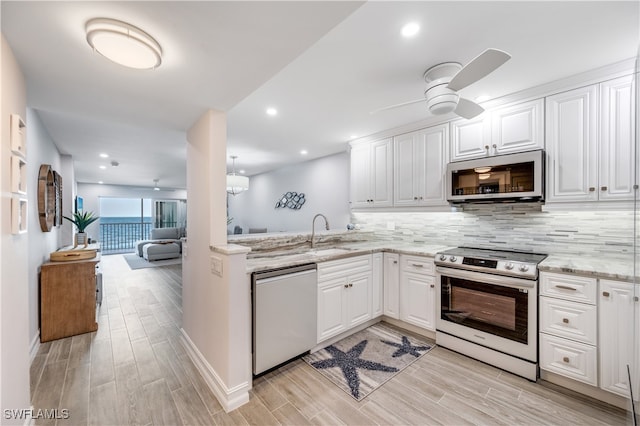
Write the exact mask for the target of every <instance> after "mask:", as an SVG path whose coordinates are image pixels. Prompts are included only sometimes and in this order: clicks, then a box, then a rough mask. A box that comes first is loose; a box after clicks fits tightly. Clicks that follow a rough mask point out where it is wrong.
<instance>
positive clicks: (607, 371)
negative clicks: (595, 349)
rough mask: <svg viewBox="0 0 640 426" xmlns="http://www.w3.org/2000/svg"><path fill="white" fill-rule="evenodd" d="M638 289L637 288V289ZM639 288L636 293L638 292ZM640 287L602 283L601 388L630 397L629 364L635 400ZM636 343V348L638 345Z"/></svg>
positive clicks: (637, 384)
mask: <svg viewBox="0 0 640 426" xmlns="http://www.w3.org/2000/svg"><path fill="white" fill-rule="evenodd" d="M634 287H635V288H634ZM634 289H635V292H634ZM639 290H640V285H638V284H636V285H635V286H634V284H631V283H626V282H619V281H611V280H600V293H599V297H598V304H599V309H600V323H599V326H600V345H599V348H600V387H601V388H602V389H604V390H607V391H609V392H613V393H615V394H618V395H621V396H624V397H627V398H628V397H629V377H628V374H627V365H629V368H630V369H631V374H632V380H633V392H634V397H635V399H636V400H637V399H638V391H639V389H638V388H639V386H640V380H639V379H640V377H639V376H638V367H640V366H639V365H638V364H639V363H640V362H639V361H638V359H637V358H634V354H636V356H637V354H638V349H639V346H638V340H639V339H640V332H639V331H638V319H639V318H640V317H639V315H638V305H639V304H638V302H637V296H638V294H639V293H638V291H639ZM634 343H635V345H634Z"/></svg>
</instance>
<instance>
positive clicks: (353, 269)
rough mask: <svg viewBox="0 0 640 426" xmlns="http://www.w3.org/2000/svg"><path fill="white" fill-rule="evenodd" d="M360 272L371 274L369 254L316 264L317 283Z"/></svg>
mask: <svg viewBox="0 0 640 426" xmlns="http://www.w3.org/2000/svg"><path fill="white" fill-rule="evenodd" d="M360 272H371V255H370V254H367V255H364V256H357V257H349V258H346V259H338V260H330V261H328V262H321V263H318V282H322V281H326V280H328V279H331V278H334V277H336V276H341V275H342V276H344V275H351V274H357V273H360Z"/></svg>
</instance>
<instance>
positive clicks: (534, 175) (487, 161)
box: [447, 150, 545, 203]
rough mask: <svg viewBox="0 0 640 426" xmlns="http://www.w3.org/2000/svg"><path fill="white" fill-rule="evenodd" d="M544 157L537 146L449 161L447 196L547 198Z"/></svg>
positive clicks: (470, 199) (473, 199)
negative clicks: (501, 153) (482, 156)
mask: <svg viewBox="0 0 640 426" xmlns="http://www.w3.org/2000/svg"><path fill="white" fill-rule="evenodd" d="M544 157H545V155H544V151H543V150H536V151H528V152H519V153H517V154H506V155H496V156H493V157H484V158H478V159H475V160H465V161H456V162H453V163H449V164H447V200H448V201H449V202H452V203H464V202H502V201H543V200H544Z"/></svg>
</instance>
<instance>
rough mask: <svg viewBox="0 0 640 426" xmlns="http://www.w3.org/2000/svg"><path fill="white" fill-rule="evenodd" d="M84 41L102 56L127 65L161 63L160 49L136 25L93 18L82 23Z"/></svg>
mask: <svg viewBox="0 0 640 426" xmlns="http://www.w3.org/2000/svg"><path fill="white" fill-rule="evenodd" d="M85 31H86V32H87V42H88V43H89V45H90V46H91V47H92V48H93V50H95V51H96V52H98V53H100V54H101V55H102V56H104V57H105V58H107V59H109V60H111V61H113V62H115V63H117V64H120V65H124V66H125V67H129V68H136V69H152V68H157V67H158V66H159V65H160V64H161V63H162V48H161V47H160V45H159V44H158V42H157V41H155V40H154V39H153V37H151V36H150V35H149V34H147V33H146V32H144V31H142V30H141V29H140V28H137V27H134V26H133V25H131V24H127V23H126V22H122V21H118V20H115V19H109V18H95V19H91V20H89V21H88V22H87V24H86V26H85Z"/></svg>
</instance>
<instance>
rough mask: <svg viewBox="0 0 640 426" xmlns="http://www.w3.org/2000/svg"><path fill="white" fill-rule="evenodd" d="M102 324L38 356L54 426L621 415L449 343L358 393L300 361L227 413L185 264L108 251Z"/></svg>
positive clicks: (526, 420)
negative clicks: (204, 373)
mask: <svg viewBox="0 0 640 426" xmlns="http://www.w3.org/2000/svg"><path fill="white" fill-rule="evenodd" d="M102 264H103V268H102V269H103V274H104V275H103V277H104V300H103V304H102V307H101V308H100V311H99V329H98V331H97V332H95V333H88V334H83V335H79V336H73V337H69V338H66V339H60V340H56V341H53V342H48V343H43V344H42V345H41V346H40V349H39V351H38V354H37V355H36V357H35V360H34V361H33V363H32V366H31V395H32V403H33V405H34V408H36V409H55V408H57V409H59V410H61V409H67V410H68V412H69V415H70V417H69V418H68V419H59V420H57V421H56V420H52V421H46V420H44V419H38V420H37V421H36V424H58V425H84V424H91V425H127V424H136V425H151V424H153V425H163V424H164V425H182V424H189V425H191V424H193V425H247V424H251V425H277V424H286V425H310V424H314V425H405V424H407V425H408V424H415V425H439V424H442V425H467V424H482V425H515V424H523V425H541V424H554V425H604V424H612V425H622V424H630V423H631V422H630V418H629V417H628V416H627V413H626V412H624V411H623V410H619V409H617V408H614V407H611V406H608V405H605V404H601V403H599V402H597V401H595V400H592V399H589V398H586V397H583V396H580V395H577V394H572V393H569V392H565V391H564V390H562V389H561V388H558V387H554V386H551V385H549V386H546V385H545V386H543V385H541V384H536V383H531V382H529V381H527V380H524V379H521V378H519V377H517V376H514V375H512V374H509V373H506V372H503V371H501V370H499V369H497V368H494V367H491V366H488V365H486V364H483V363H481V362H477V361H474V360H472V359H469V358H467V357H464V356H462V355H459V354H456V353H454V352H451V351H449V350H446V349H444V348H440V347H436V348H435V349H433V350H432V351H431V352H429V354H427V355H426V356H423V357H422V358H421V359H420V360H418V361H417V362H415V363H414V364H412V365H411V366H409V367H408V368H407V369H405V370H404V371H402V372H401V373H399V374H398V375H397V376H395V377H394V378H393V379H391V380H390V381H388V382H387V383H385V384H384V385H383V386H382V387H381V388H379V389H377V390H376V391H374V392H373V393H372V394H371V395H369V396H368V397H367V398H365V399H364V400H362V401H361V402H356V401H355V400H354V399H353V398H351V397H350V396H349V395H347V394H346V393H344V392H343V391H341V390H340V389H338V388H337V387H336V386H335V385H333V384H332V383H331V382H329V381H328V380H327V379H325V378H324V377H323V376H321V375H320V374H318V373H316V372H315V371H314V370H313V369H312V368H311V367H310V366H308V365H307V364H306V363H304V362H303V361H300V360H298V361H294V362H292V363H289V364H287V365H286V366H284V367H282V368H280V369H278V370H275V371H273V372H271V373H268V374H266V375H264V376H262V377H260V378H258V379H256V380H255V381H254V388H253V390H252V391H251V400H250V402H249V403H248V404H246V405H244V406H242V407H240V408H239V409H237V410H235V411H232V412H231V413H225V412H224V410H222V407H221V406H220V404H219V403H218V402H217V400H216V399H215V397H214V396H213V394H212V393H211V391H210V390H209V389H208V388H207V386H206V384H205V383H204V381H203V379H202V377H201V376H200V375H199V373H198V371H197V370H196V368H195V367H194V365H193V363H192V362H191V361H190V360H189V357H188V356H187V354H186V352H185V351H184V349H183V347H182V344H181V341H180V337H179V336H180V331H179V330H180V326H181V318H182V307H181V299H182V298H181V294H182V292H181V289H182V287H181V269H180V266H166V267H157V268H149V269H139V270H135V271H132V270H130V269H129V267H128V266H127V264H126V262H125V261H124V259H123V258H122V256H121V255H112V256H103V258H102Z"/></svg>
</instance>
